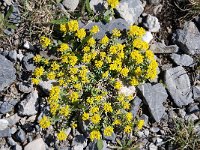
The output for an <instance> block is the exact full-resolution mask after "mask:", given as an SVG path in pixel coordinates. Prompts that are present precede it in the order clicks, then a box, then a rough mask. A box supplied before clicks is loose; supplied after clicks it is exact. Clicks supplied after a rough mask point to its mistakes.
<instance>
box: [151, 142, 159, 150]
mask: <svg viewBox="0 0 200 150" xmlns="http://www.w3.org/2000/svg"><path fill="white" fill-rule="evenodd" d="M149 150H158V147H157V146H156V145H154V144H153V143H151V144H150V145H149Z"/></svg>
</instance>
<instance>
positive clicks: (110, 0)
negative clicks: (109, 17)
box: [107, 0, 119, 8]
mask: <svg viewBox="0 0 200 150" xmlns="http://www.w3.org/2000/svg"><path fill="white" fill-rule="evenodd" d="M107 2H108V5H110V6H111V8H116V7H117V5H118V4H119V0H107Z"/></svg>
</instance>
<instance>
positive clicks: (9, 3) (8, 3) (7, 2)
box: [3, 0, 12, 5]
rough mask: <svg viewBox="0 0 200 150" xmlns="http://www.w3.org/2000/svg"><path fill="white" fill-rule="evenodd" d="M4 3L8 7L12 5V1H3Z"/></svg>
mask: <svg viewBox="0 0 200 150" xmlns="http://www.w3.org/2000/svg"><path fill="white" fill-rule="evenodd" d="M3 2H4V3H6V4H7V5H12V0H3Z"/></svg>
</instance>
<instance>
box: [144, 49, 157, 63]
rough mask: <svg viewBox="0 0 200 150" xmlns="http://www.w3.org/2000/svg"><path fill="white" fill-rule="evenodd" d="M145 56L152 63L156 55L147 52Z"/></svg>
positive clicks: (149, 51)
mask: <svg viewBox="0 0 200 150" xmlns="http://www.w3.org/2000/svg"><path fill="white" fill-rule="evenodd" d="M145 56H146V57H147V58H148V59H149V60H150V61H152V60H154V57H155V56H154V53H153V52H152V51H151V50H146V52H145Z"/></svg>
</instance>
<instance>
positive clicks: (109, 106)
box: [103, 103, 113, 113]
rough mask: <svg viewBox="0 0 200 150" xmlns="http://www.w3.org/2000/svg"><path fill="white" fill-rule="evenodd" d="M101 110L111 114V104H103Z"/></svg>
mask: <svg viewBox="0 0 200 150" xmlns="http://www.w3.org/2000/svg"><path fill="white" fill-rule="evenodd" d="M103 109H104V111H105V112H106V113H107V112H113V109H112V106H111V103H104V106H103Z"/></svg>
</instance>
